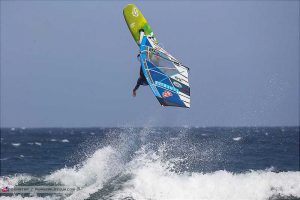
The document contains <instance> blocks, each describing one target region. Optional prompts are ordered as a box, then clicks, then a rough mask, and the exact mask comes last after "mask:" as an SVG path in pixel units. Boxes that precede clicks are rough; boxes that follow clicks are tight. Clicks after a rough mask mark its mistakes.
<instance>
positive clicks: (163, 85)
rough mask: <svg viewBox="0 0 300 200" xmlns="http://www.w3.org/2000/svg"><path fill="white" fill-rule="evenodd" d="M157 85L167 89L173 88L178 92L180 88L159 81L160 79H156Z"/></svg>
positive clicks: (172, 89)
mask: <svg viewBox="0 0 300 200" xmlns="http://www.w3.org/2000/svg"><path fill="white" fill-rule="evenodd" d="M155 85H157V86H159V87H163V88H166V89H168V90H171V91H173V92H176V93H178V92H179V90H178V89H177V88H175V87H173V86H170V85H167V84H165V83H162V82H159V81H155Z"/></svg>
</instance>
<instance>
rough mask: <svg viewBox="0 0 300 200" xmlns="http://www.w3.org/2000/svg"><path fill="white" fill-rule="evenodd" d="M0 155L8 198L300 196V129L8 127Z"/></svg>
mask: <svg viewBox="0 0 300 200" xmlns="http://www.w3.org/2000/svg"><path fill="white" fill-rule="evenodd" d="M0 159H1V175H0V187H1V193H0V194H1V196H0V200H4V199H8V200H10V199H26V200H31V199H32V200H35V199H47V200H52V199H53V200H54V199H78V200H83V199H90V200H92V199H95V200H96V199H103V200H106V199H108V200H110V199H111V200H113V199H123V200H144V199H145V200H146V199H147V200H148V199H149V200H160V199H162V200H164V199H168V200H169V199H170V200H173V199H176V200H177V199H178V200H179V199H180V200H181V199H182V200H185V199H187V200H188V199H196V200H279V199H282V200H283V199H284V200H285V199H286V200H287V199H292V200H294V199H300V171H299V127H234V128H231V127H172V128H168V127H164V128H163V127H156V128H155V127H141V128H128V127H126V128H113V127H112V128H98V127H96V128H24V127H23V128H2V129H1V158H0ZM22 188H23V189H22Z"/></svg>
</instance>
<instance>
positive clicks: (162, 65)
mask: <svg viewBox="0 0 300 200" xmlns="http://www.w3.org/2000/svg"><path fill="white" fill-rule="evenodd" d="M154 45H155V44H154V43H153V41H151V39H149V38H148V37H147V36H144V37H143V39H142V41H141V44H140V62H141V65H142V70H143V73H144V75H145V77H146V80H147V82H148V84H149V86H150V88H151V90H152V92H153V94H154V95H155V96H156V98H157V99H158V101H159V103H160V104H161V105H163V106H176V107H186V108H188V107H190V106H189V105H190V104H189V87H188V94H185V93H186V92H185V93H183V92H182V88H183V83H181V84H180V83H179V80H175V79H173V78H174V77H173V78H171V77H170V76H174V75H176V74H179V73H180V72H179V71H178V69H177V68H176V67H175V64H174V63H173V62H172V60H171V59H172V57H170V60H166V58H164V57H162V56H160V53H156V50H154V47H153V46H154ZM168 62H169V63H168ZM175 78H176V77H175ZM185 87H187V86H185Z"/></svg>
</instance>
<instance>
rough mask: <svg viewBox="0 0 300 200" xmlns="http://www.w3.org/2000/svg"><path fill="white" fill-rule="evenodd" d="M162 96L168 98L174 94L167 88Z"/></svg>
mask: <svg viewBox="0 0 300 200" xmlns="http://www.w3.org/2000/svg"><path fill="white" fill-rule="evenodd" d="M162 96H163V97H165V98H167V97H170V96H173V94H172V92H170V91H168V90H165V91H164V92H163V93H162Z"/></svg>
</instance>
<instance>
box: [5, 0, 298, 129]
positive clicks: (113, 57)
mask: <svg viewBox="0 0 300 200" xmlns="http://www.w3.org/2000/svg"><path fill="white" fill-rule="evenodd" d="M127 3H128V2H126V1H1V126H2V127H4V126H5V127H10V126H12V127H44V126H47V127H52V126H55V127H61V126H63V127H82V126H183V125H186V126H270V125H271V126H283V125H299V1H187V2H186V1H182V2H181V1H174V2H173V1H161V2H160V1H153V2H152V1H139V2H136V5H137V6H138V7H139V8H140V10H141V11H142V13H143V14H144V16H145V18H146V19H147V20H148V22H149V24H150V26H151V27H152V29H153V31H154V33H155V35H156V37H157V39H158V40H159V42H160V43H162V44H163V46H164V47H165V48H166V49H167V50H168V51H169V52H170V53H171V54H172V55H174V56H175V57H176V58H178V59H179V60H180V61H181V62H182V63H184V64H185V65H187V66H189V67H190V69H191V71H190V85H191V108H190V109H182V108H170V107H161V106H160V104H159V103H158V101H157V100H156V98H155V97H154V95H153V94H152V92H151V90H150V88H149V87H141V88H140V90H139V91H138V95H137V97H136V98H133V97H132V96H131V93H132V92H131V91H132V88H133V87H134V85H135V83H136V80H137V78H138V74H139V66H140V65H139V63H138V61H137V59H136V54H137V53H138V47H137V45H136V44H135V42H134V40H133V38H132V36H131V34H130V32H129V31H128V28H127V26H126V23H125V21H124V18H123V14H122V9H123V7H124V6H125V5H126V4H127Z"/></svg>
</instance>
